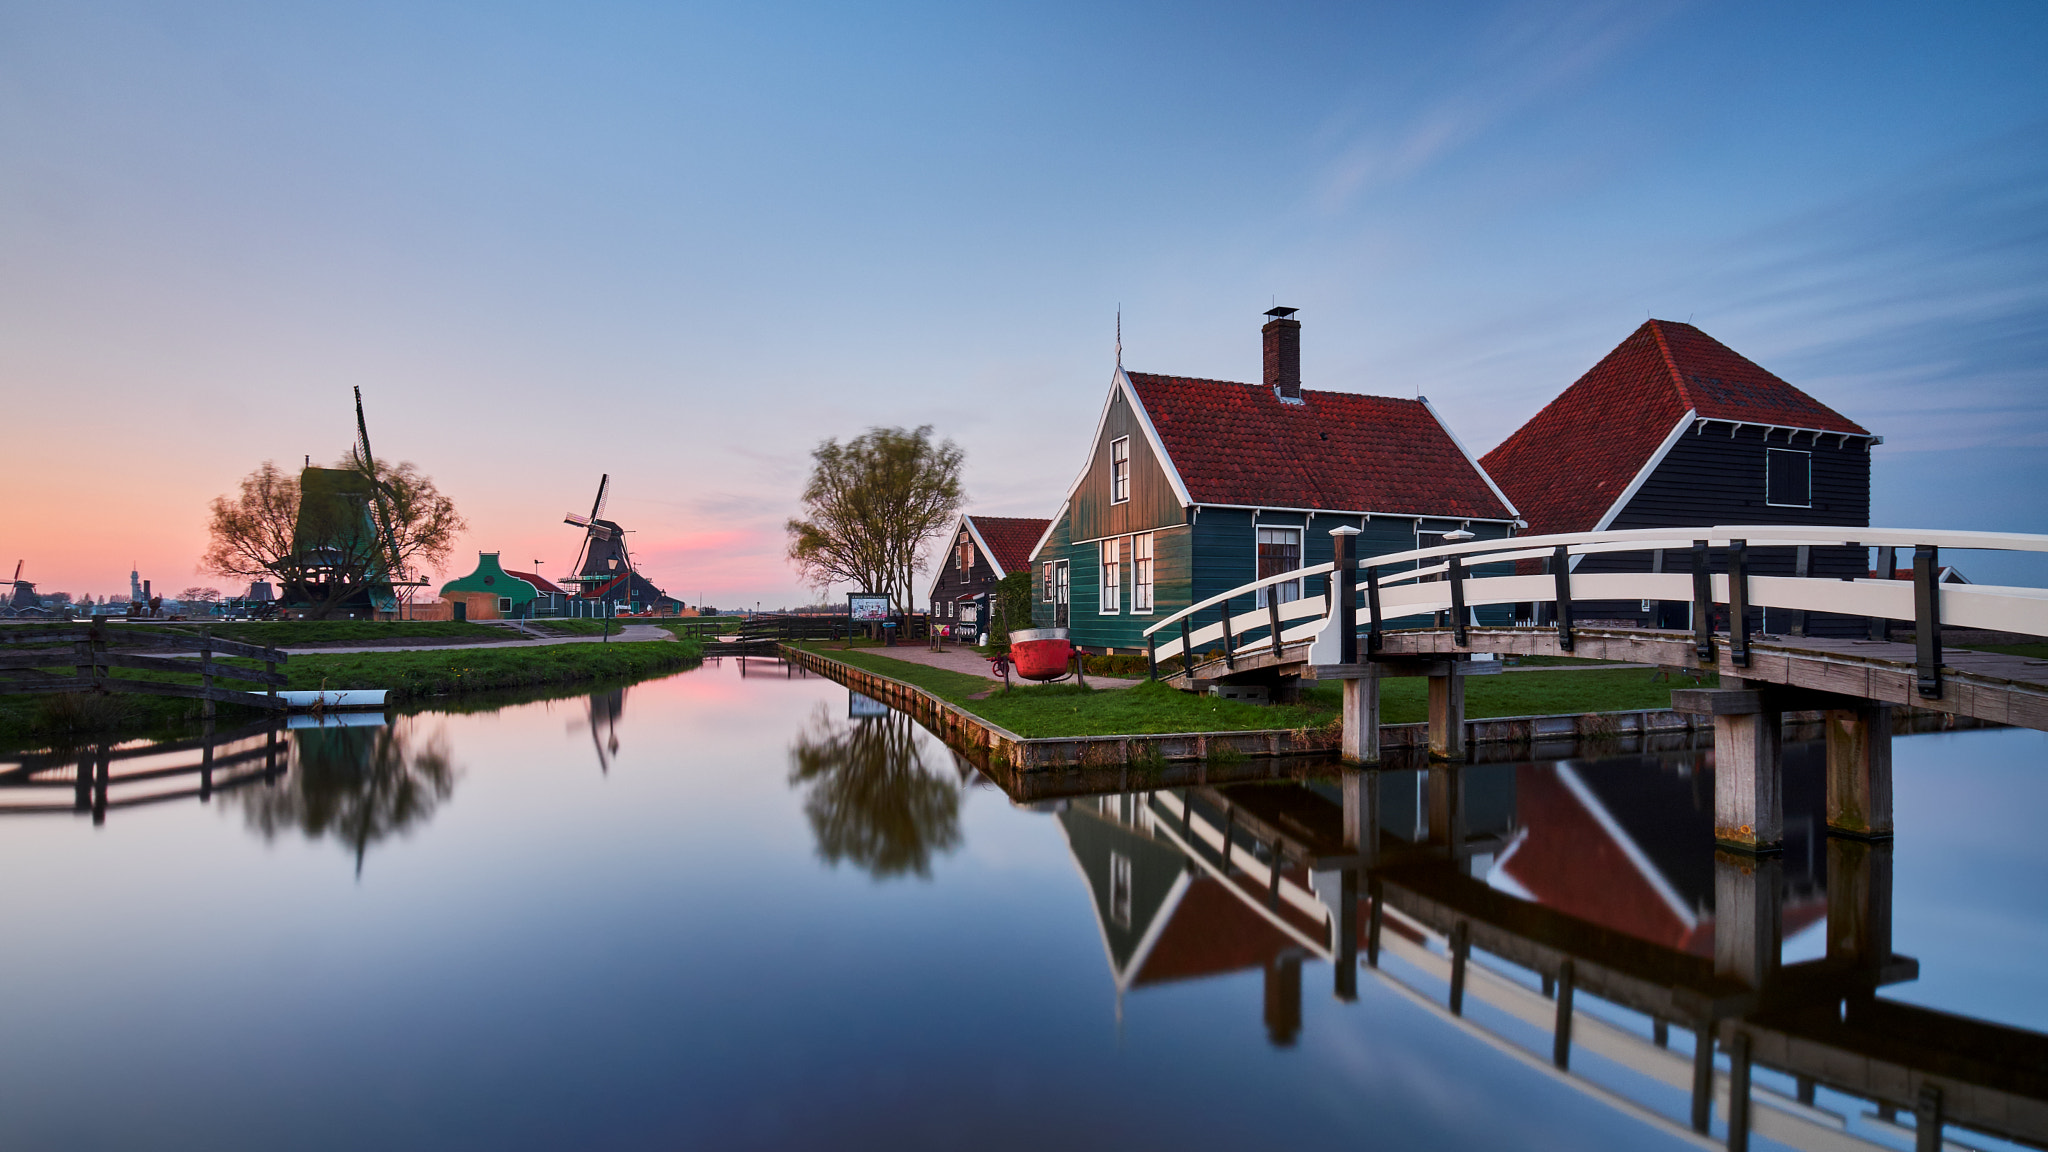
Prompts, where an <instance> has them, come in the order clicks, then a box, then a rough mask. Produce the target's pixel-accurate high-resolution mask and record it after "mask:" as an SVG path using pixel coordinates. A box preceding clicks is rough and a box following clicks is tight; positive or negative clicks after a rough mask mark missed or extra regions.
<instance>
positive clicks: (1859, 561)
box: [1574, 424, 1870, 636]
mask: <svg viewBox="0 0 2048 1152" xmlns="http://www.w3.org/2000/svg"><path fill="white" fill-rule="evenodd" d="M1767 448H1780V449H1782V448H1794V449H1797V450H1798V451H1801V452H1811V453H1812V454H1813V485H1812V493H1811V495H1812V506H1811V507H1806V508H1792V507H1784V506H1781V505H1773V504H1769V503H1766V502H1765V500H1764V460H1765V457H1764V452H1765V450H1766V449H1767ZM1709 524H1817V525H1831V526H1836V527H1848V528H1862V527H1867V526H1868V525H1869V524H1870V450H1869V449H1868V448H1867V447H1865V446H1864V445H1863V443H1862V442H1860V441H1857V440H1853V439H1852V440H1851V441H1849V443H1848V444H1847V445H1840V444H1837V443H1836V442H1835V440H1834V439H1833V438H1832V437H1828V436H1823V437H1821V442H1820V443H1818V444H1814V443H1812V442H1811V437H1810V436H1805V435H1802V436H1798V437H1797V442H1796V443H1790V444H1788V443H1787V442H1786V439H1785V433H1784V432H1774V433H1770V434H1769V439H1768V440H1766V438H1765V433H1764V432H1763V430H1762V429H1758V428H1744V429H1741V430H1739V431H1738V432H1737V433H1736V434H1735V435H1733V436H1730V435H1729V433H1728V426H1727V425H1725V424H1709V425H1707V426H1706V427H1705V428H1704V429H1703V430H1700V431H1694V432H1688V433H1686V434H1685V435H1684V436H1682V437H1680V438H1679V440H1678V442H1677V443H1676V444H1674V445H1672V448H1671V451H1670V453H1669V454H1667V455H1666V456H1665V457H1664V461H1663V463H1661V464H1659V465H1658V466H1657V469H1656V471H1654V472H1652V473H1651V474H1650V476H1649V478H1648V479H1647V480H1645V481H1644V482H1643V486H1642V488H1641V489H1640V490H1639V491H1637V493H1636V495H1635V498H1634V499H1632V500H1630V501H1629V502H1628V505H1627V506H1626V507H1624V508H1623V509H1622V510H1621V512H1620V514H1619V515H1617V516H1615V518H1614V522H1613V524H1612V525H1611V527H1612V528H1613V529H1615V530H1616V531H1627V530H1629V529H1634V528H1679V527H1684V526H1687V525H1709ZM1589 527H1590V526H1589ZM1797 556H1798V553H1797V550H1796V549H1792V548H1754V549H1751V550H1750V553H1749V571H1750V573H1751V574H1752V575H1756V576H1790V575H1793V574H1794V572H1795V570H1796V564H1797ZM1653 564H1654V560H1653V559H1652V557H1651V556H1650V555H1649V554H1647V553H1626V554H1621V555H1606V556H1588V557H1586V558H1585V559H1584V560H1583V561H1581V562H1580V563H1579V565H1578V567H1577V568H1575V569H1574V571H1578V572H1647V571H1649V570H1650V569H1651V567H1652V566H1653ZM1665 565H1666V570H1667V571H1691V565H1692V559H1691V555H1690V553H1689V552H1687V551H1686V550H1685V549H1683V548H1680V549H1673V550H1670V551H1668V552H1667V553H1666V554H1665ZM1711 567H1712V568H1713V570H1714V571H1716V572H1725V571H1727V565H1726V562H1725V561H1724V560H1723V559H1722V558H1721V555H1720V553H1719V552H1718V551H1717V552H1716V553H1715V558H1714V560H1713V562H1712V564H1711ZM1868 571H1869V558H1868V556H1867V555H1866V554H1865V553H1864V552H1863V551H1862V550H1861V549H1856V548H1815V549H1813V550H1812V554H1811V556H1810V558H1809V561H1808V567H1807V574H1808V575H1810V576H1831V577H1844V576H1862V575H1864V574H1866V573H1867V572H1868ZM1683 607H1684V606H1683V605H1674V606H1670V607H1668V608H1667V609H1666V611H1665V613H1664V615H1665V616H1666V617H1667V618H1666V619H1665V621H1664V623H1665V624H1666V625H1667V626H1682V624H1683V621H1682V620H1681V619H1680V617H1681V616H1682V612H1680V611H1679V609H1682V608H1683ZM1576 610H1577V614H1578V616H1579V617H1580V618H1582V619H1618V620H1634V621H1637V622H1640V623H1643V624H1646V625H1649V624H1654V623H1655V621H1653V620H1652V619H1651V616H1652V615H1655V610H1654V608H1653V612H1652V613H1649V614H1646V613H1644V612H1643V610H1642V605H1641V603H1639V602H1638V603H1627V602H1609V601H1599V602H1588V603H1584V604H1580V605H1577V606H1576ZM1790 623H1791V619H1790V614H1789V613H1781V612H1773V613H1771V615H1770V618H1769V619H1768V620H1766V619H1764V618H1762V614H1761V612H1758V613H1756V614H1754V615H1753V616H1752V626H1753V627H1755V628H1756V629H1758V630H1760V631H1772V632H1775V631H1782V630H1783V629H1784V628H1786V627H1789V626H1790ZM1866 628H1867V623H1866V622H1865V621H1864V620H1863V619H1862V618H1861V617H1851V616H1836V615H1832V614H1824V613H1815V614H1813V615H1812V616H1811V617H1810V618H1809V619H1808V621H1807V632H1808V633H1809V634H1810V635H1815V636H1860V635H1862V634H1863V633H1864V631H1865V629H1866Z"/></svg>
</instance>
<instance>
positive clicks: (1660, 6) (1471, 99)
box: [1320, 0, 1682, 210]
mask: <svg viewBox="0 0 2048 1152" xmlns="http://www.w3.org/2000/svg"><path fill="white" fill-rule="evenodd" d="M1681 6H1682V5H1681V4H1679V3H1677V2H1675V0H1663V2H1643V3H1612V2H1601V3H1591V4H1582V5H1578V6H1576V7H1572V6H1564V5H1555V4H1541V3H1522V4H1515V5H1511V6H1509V7H1507V8H1505V9H1503V10H1502V11H1501V12H1500V13H1499V15H1497V16H1496V17H1495V18H1494V20H1493V21H1492V22H1491V23H1490V24H1489V25H1488V26H1487V27H1486V28H1485V29H1483V30H1482V31H1481V32H1480V33H1479V34H1478V35H1476V36H1474V37H1471V38H1470V39H1469V40H1465V41H1462V42H1461V46H1460V48H1459V49H1458V50H1457V51H1455V52H1453V53H1449V54H1446V56H1445V57H1444V58H1443V59H1442V60H1440V61H1438V62H1435V63H1434V66H1433V67H1432V69H1431V73H1432V76H1431V79H1432V82H1433V83H1434V84H1436V85H1440V86H1442V89H1443V90H1442V91H1440V92H1438V93H1436V94H1434V95H1433V96H1431V97H1429V98H1426V99H1425V100H1424V101H1422V102H1421V103H1420V106H1419V107H1414V108H1411V109H1402V110H1392V109H1386V108H1383V107H1374V106H1366V107H1363V108H1358V107H1354V108H1352V109H1348V110H1347V115H1346V117H1345V118H1346V119H1349V120H1361V119H1362V120H1365V121H1367V123H1368V126H1367V127H1366V128H1364V129H1363V130H1361V131H1359V132H1358V133H1356V134H1355V136H1353V138H1352V139H1351V140H1349V141H1348V142H1347V143H1345V144H1344V145H1342V146H1341V147H1340V149H1339V152H1338V155H1337V157H1336V159H1335V160H1334V161H1333V162H1332V163H1331V164H1330V166H1329V169H1328V171H1327V173H1326V174H1325V175H1324V177H1323V179H1322V181H1321V184H1320V193H1321V195H1320V200H1321V201H1322V204H1323V206H1324V207H1325V208H1326V209H1330V210H1335V209H1337V208H1341V207H1343V206H1344V205H1345V204H1346V203H1347V202H1349V201H1350V200H1352V199H1353V198H1354V197H1356V196H1358V195H1359V194H1361V193H1363V192H1366V191H1370V190H1372V189H1374V188H1378V187H1383V186H1387V185H1392V184H1398V183H1401V182H1403V181H1406V180H1409V179H1412V178H1414V177H1416V176H1418V175H1420V174H1422V173H1423V172H1424V171H1426V170H1427V169H1429V168H1430V167H1432V166H1433V165H1435V164H1437V163H1439V162H1441V161H1443V160H1445V159H1446V158H1448V157H1450V156H1451V155H1453V154H1454V153H1456V152H1457V151H1459V150H1460V149H1462V148H1464V147H1465V146H1467V145H1469V144H1472V143H1474V142H1476V141H1477V140H1479V139H1480V138H1481V137H1482V136H1484V135H1485V134H1486V133H1487V132H1489V131H1491V130H1492V129H1494V128H1496V127H1498V126H1500V125H1503V124H1505V123H1506V122H1508V121H1510V120H1512V119H1513V118H1514V117H1516V116H1518V115H1520V114H1522V113H1524V112H1526V111H1529V110H1531V109H1533V108H1535V107H1537V106H1538V105H1540V104H1541V103H1542V102H1543V101H1544V100H1546V99H1547V98H1549V97H1551V96H1552V95H1554V94H1555V93H1557V92H1558V91H1559V90H1561V89H1563V88H1565V87H1567V86H1568V85H1570V84H1572V83H1573V82H1575V81H1577V80H1579V79H1581V78H1582V77H1585V76H1587V75H1588V74H1590V73H1592V72H1594V71H1595V70H1597V69H1598V68H1599V67H1600V66H1601V65H1602V64H1604V63H1605V62H1606V61H1607V60H1609V59H1610V58H1612V57H1613V56H1615V55H1616V54H1617V53H1619V52H1621V51H1622V50H1623V49H1625V48H1627V47H1628V46H1629V45H1630V44H1632V43H1634V42H1635V41H1637V40H1638V39H1640V38H1641V37H1642V36H1643V35H1644V34H1645V33H1646V32H1648V31H1649V30H1650V29H1652V28H1654V27H1656V26H1657V25H1658V24H1660V23H1662V22H1664V21H1665V20H1667V19H1669V18H1670V17H1671V16H1672V15H1673V14H1675V13H1676V12H1677V11H1678V10H1679V8H1680V7H1681Z"/></svg>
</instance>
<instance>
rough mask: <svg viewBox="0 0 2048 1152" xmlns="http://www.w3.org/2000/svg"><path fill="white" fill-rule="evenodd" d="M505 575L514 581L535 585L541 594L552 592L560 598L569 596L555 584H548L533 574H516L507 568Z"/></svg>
mask: <svg viewBox="0 0 2048 1152" xmlns="http://www.w3.org/2000/svg"><path fill="white" fill-rule="evenodd" d="M505 575H507V576H510V577H512V578H513V579H514V580H524V581H526V582H527V583H528V584H531V585H533V586H534V588H535V589H537V590H539V591H541V592H552V593H554V594H556V595H558V596H562V595H567V593H565V592H563V591H562V590H561V589H560V588H557V587H555V586H554V585H553V584H550V583H548V582H547V581H546V580H544V579H542V578H541V577H540V576H538V575H536V574H534V573H532V572H514V571H512V570H511V569H510V568H507V569H505Z"/></svg>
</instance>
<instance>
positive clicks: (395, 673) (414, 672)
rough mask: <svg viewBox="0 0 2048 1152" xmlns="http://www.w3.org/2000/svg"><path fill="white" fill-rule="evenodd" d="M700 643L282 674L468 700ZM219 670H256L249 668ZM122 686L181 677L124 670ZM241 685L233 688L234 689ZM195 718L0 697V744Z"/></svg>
mask: <svg viewBox="0 0 2048 1152" xmlns="http://www.w3.org/2000/svg"><path fill="white" fill-rule="evenodd" d="M703 655H704V645H703V642H702V641H698V640H693V639H683V640H676V641H673V642H670V641H661V642H656V643H638V644H624V643H619V644H557V645H549V646H546V647H534V648H481V649H477V648H472V649H458V650H455V651H450V652H431V651H430V652H346V653H339V652H338V653H335V654H333V655H321V654H312V655H301V656H295V657H293V658H292V659H291V660H290V661H289V662H287V663H286V664H285V665H284V666H283V668H282V671H283V672H284V673H285V676H286V678H287V679H288V680H289V683H288V684H287V685H286V688H288V689H307V690H311V689H318V688H323V687H324V688H383V689H386V690H387V691H389V692H390V694H391V695H390V697H389V699H390V702H391V703H392V704H394V705H402V704H407V703H415V702H418V701H421V700H427V699H432V698H434V697H442V696H454V695H460V694H464V693H470V692H481V691H496V690H503V689H517V688H543V687H551V686H557V685H568V684H582V683H586V682H618V681H625V680H631V679H634V678H638V677H644V676H650V675H654V674H656V673H660V672H668V671H673V670H675V669H678V668H682V667H686V666H688V665H690V664H694V663H696V662H697V661H698V660H699V659H701V658H702V657H703ZM225 663H232V664H240V665H243V666H245V667H254V666H256V662H255V661H251V660H233V661H225ZM122 675H123V677H124V678H133V679H141V680H147V679H175V680H180V681H183V682H187V683H189V682H191V678H190V677H173V676H169V675H168V674H158V673H151V672H135V671H124V672H123V673H122ZM236 686H238V687H239V686H240V685H236ZM259 715H261V713H260V712H259V711H258V710H256V709H252V708H242V707H239V706H236V705H232V704H222V705H220V706H219V715H218V716H217V720H218V721H219V722H221V723H241V722H243V721H246V720H249V719H254V718H256V717H257V716H259ZM199 719H200V702H199V701H196V700H177V699H168V698H162V697H153V696H125V695H124V696H104V697H96V696H90V695H80V694H62V695H51V696H0V744H9V745H20V744H24V743H31V742H41V741H48V740H53V739H64V738H72V737H78V736H86V735H90V736H101V737H104V736H119V737H121V738H130V737H134V738H147V737H159V736H176V735H183V734H186V733H188V732H189V731H190V729H191V727H192V726H193V725H194V724H196V723H198V722H199Z"/></svg>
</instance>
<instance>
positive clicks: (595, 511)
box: [590, 472, 612, 520]
mask: <svg viewBox="0 0 2048 1152" xmlns="http://www.w3.org/2000/svg"><path fill="white" fill-rule="evenodd" d="M611 486H612V474H611V473H609V472H607V473H605V474H604V475H603V477H601V478H600V479H599V480H598V482H597V499H595V500H593V501H591V502H590V518H591V519H592V520H602V519H604V499H605V497H606V496H608V495H610V494H611Z"/></svg>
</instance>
